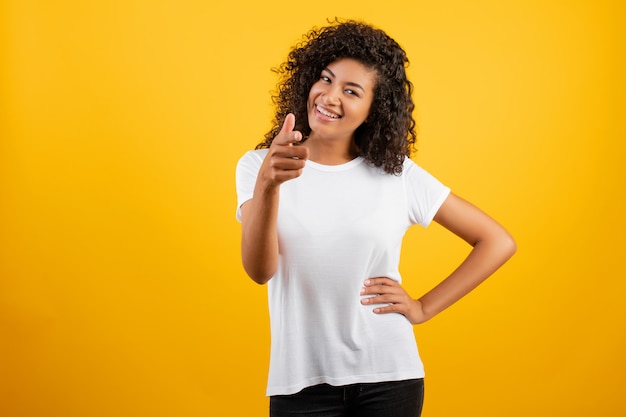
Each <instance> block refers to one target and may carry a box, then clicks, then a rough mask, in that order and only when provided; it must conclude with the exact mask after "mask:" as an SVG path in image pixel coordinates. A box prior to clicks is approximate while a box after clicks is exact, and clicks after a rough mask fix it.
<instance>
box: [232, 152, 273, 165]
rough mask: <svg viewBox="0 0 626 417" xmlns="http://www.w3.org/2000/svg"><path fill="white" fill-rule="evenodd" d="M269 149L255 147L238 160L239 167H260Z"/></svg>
mask: <svg viewBox="0 0 626 417" xmlns="http://www.w3.org/2000/svg"><path fill="white" fill-rule="evenodd" d="M267 151H268V149H255V150H253V151H248V152H246V153H244V154H243V155H242V156H241V158H239V161H238V162H237V166H238V167H255V166H256V167H260V166H261V164H262V163H263V160H264V159H265V155H267Z"/></svg>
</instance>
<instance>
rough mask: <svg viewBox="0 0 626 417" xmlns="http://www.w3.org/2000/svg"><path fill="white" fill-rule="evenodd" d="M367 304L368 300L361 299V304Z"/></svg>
mask: <svg viewBox="0 0 626 417" xmlns="http://www.w3.org/2000/svg"><path fill="white" fill-rule="evenodd" d="M369 303H370V299H369V298H363V299H361V304H369Z"/></svg>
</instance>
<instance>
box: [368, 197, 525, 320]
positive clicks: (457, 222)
mask: <svg viewBox="0 0 626 417" xmlns="http://www.w3.org/2000/svg"><path fill="white" fill-rule="evenodd" d="M434 221H436V222H437V223H439V224H441V225H442V226H443V227H445V228H446V229H448V230H450V231H451V232H452V233H454V234H455V235H457V236H459V237H460V238H461V239H463V240H465V241H466V242H467V243H469V244H470V245H471V246H472V250H471V252H470V253H469V255H468V256H467V257H466V258H465V260H464V261H463V262H462V263H461V264H460V265H459V266H458V267H457V268H456V269H455V270H454V271H453V272H452V273H451V274H450V275H449V276H448V277H447V278H446V279H444V280H443V281H442V282H441V283H439V284H438V285H437V286H436V287H434V288H433V289H432V290H430V291H428V292H427V293H426V294H424V295H423V296H422V297H420V298H419V299H417V300H414V299H412V298H411V297H409V296H408V294H407V293H406V292H405V291H404V289H403V288H402V287H401V286H400V285H399V284H397V282H396V281H393V280H391V279H390V278H385V277H377V278H370V279H368V280H366V282H365V288H364V290H363V292H362V295H366V294H377V295H376V296H374V297H372V298H364V299H363V300H362V302H363V304H382V303H384V304H388V305H387V306H384V307H378V308H376V309H374V312H375V313H379V314H384V313H392V312H395V313H401V314H404V315H405V316H406V317H407V318H408V319H409V321H411V323H413V324H418V323H423V322H425V321H427V320H429V319H431V318H432V317H434V316H436V315H437V314H438V313H440V312H442V311H443V310H445V309H446V308H448V307H450V306H451V305H452V304H454V303H455V302H456V301H458V300H459V299H461V298H462V297H463V296H465V295H466V294H468V293H469V292H470V291H472V290H473V289H474V288H476V287H477V286H478V285H479V284H480V283H481V282H483V281H484V280H485V279H487V278H488V277H489V276H490V275H491V274H493V273H494V272H495V271H496V270H497V269H498V268H499V267H500V266H502V264H504V263H505V262H506V261H507V260H508V259H509V258H510V257H511V256H513V254H514V253H515V251H516V249H517V247H516V245H515V241H514V240H513V238H512V237H511V235H510V234H509V233H508V232H507V231H506V230H505V229H504V228H503V227H502V226H501V225H500V224H498V222H496V221H495V220H494V219H492V218H491V217H490V216H488V215H487V214H485V213H484V212H483V211H482V210H480V209H479V208H478V207H476V206H474V205H472V204H471V203H469V202H467V201H465V200H463V199H462V198H460V197H458V196H456V195H454V194H450V195H449V196H448V197H447V199H446V201H445V202H444V203H443V204H442V206H441V207H440V208H439V211H438V212H437V214H436V215H435V217H434Z"/></svg>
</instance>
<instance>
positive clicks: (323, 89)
mask: <svg viewBox="0 0 626 417" xmlns="http://www.w3.org/2000/svg"><path fill="white" fill-rule="evenodd" d="M375 84H376V72H375V71H374V70H372V69H369V68H367V67H366V66H364V65H363V64H361V63H360V62H359V61H357V60H354V59H351V58H342V59H339V60H337V61H334V62H332V63H330V64H329V65H328V66H327V67H326V68H324V69H323V70H322V73H321V74H320V79H319V80H318V81H317V82H315V84H313V86H312V87H311V90H310V92H309V98H308V102H307V112H308V119H309V126H310V127H311V134H310V136H309V138H310V139H317V138H320V139H331V140H345V141H346V142H347V141H352V140H353V138H354V132H355V130H356V129H357V128H358V127H359V126H360V125H361V124H362V123H363V122H364V121H365V120H366V119H367V116H368V115H369V112H370V107H371V105H372V101H373V99H374V87H375Z"/></svg>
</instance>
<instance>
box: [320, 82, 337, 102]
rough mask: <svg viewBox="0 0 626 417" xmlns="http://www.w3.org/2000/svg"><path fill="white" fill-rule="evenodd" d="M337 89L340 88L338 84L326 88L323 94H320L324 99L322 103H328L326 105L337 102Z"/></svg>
mask: <svg viewBox="0 0 626 417" xmlns="http://www.w3.org/2000/svg"><path fill="white" fill-rule="evenodd" d="M339 90H340V88H339V87H338V86H337V87H332V88H329V89H328V90H326V91H325V92H324V94H322V99H323V101H324V104H328V105H336V104H339V94H340V91H339Z"/></svg>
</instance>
